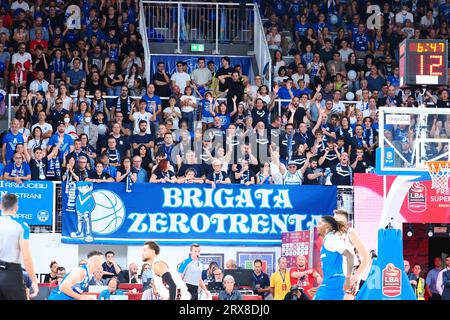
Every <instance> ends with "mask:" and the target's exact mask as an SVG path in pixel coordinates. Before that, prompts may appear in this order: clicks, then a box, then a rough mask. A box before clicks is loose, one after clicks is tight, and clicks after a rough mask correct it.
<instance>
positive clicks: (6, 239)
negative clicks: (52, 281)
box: [0, 194, 39, 300]
mask: <svg viewBox="0 0 450 320" xmlns="http://www.w3.org/2000/svg"><path fill="white" fill-rule="evenodd" d="M1 209H2V215H1V216H0V300H26V299H27V296H26V293H25V287H24V285H23V274H22V266H21V265H20V258H21V257H22V258H23V262H24V264H25V270H26V271H27V273H28V274H29V276H30V278H31V282H32V284H31V288H32V291H33V293H32V294H30V298H33V297H35V296H36V295H37V294H38V292H39V288H38V284H37V278H36V274H35V273H34V267H33V260H32V258H31V252H30V245H29V238H30V228H29V227H28V224H26V223H25V222H23V221H21V220H20V219H19V218H17V216H16V212H17V210H18V209H19V206H18V200H17V197H16V196H15V195H14V194H6V195H4V196H3V198H2V201H1Z"/></svg>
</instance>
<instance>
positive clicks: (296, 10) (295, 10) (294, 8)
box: [288, 0, 302, 20]
mask: <svg viewBox="0 0 450 320" xmlns="http://www.w3.org/2000/svg"><path fill="white" fill-rule="evenodd" d="M301 10H302V4H301V3H300V2H299V1H298V0H294V1H293V2H292V3H291V6H290V7H289V10H288V12H289V16H290V17H291V18H292V19H294V20H295V19H296V18H297V16H298V15H300V12H301Z"/></svg>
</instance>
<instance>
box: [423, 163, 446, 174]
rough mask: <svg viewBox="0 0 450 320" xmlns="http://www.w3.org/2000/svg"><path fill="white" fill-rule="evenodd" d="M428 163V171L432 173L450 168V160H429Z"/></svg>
mask: <svg viewBox="0 0 450 320" xmlns="http://www.w3.org/2000/svg"><path fill="white" fill-rule="evenodd" d="M426 164H427V166H428V171H430V172H432V173H439V172H441V171H442V170H446V169H448V167H449V166H450V161H428V162H426Z"/></svg>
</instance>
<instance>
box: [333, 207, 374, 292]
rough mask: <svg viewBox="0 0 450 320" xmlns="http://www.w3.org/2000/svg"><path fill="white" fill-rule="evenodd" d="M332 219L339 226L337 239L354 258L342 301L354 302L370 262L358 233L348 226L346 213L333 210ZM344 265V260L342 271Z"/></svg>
mask: <svg viewBox="0 0 450 320" xmlns="http://www.w3.org/2000/svg"><path fill="white" fill-rule="evenodd" d="M334 219H335V220H336V221H337V222H338V224H339V232H338V233H337V235H338V237H339V238H340V239H341V240H342V241H343V242H344V243H345V245H346V246H347V248H348V250H349V251H350V252H351V253H352V254H353V256H354V259H353V261H354V267H353V271H352V277H351V278H350V286H351V288H350V290H347V292H346V294H345V297H344V300H354V299H355V296H356V294H357V293H358V290H359V288H360V287H361V285H362V283H361V280H362V278H363V276H364V274H365V273H366V270H367V269H368V268H369V264H370V263H371V261H372V260H371V258H370V254H369V252H368V251H367V249H366V247H365V246H364V244H363V243H362V241H361V238H360V237H359V235H358V233H357V232H356V231H355V229H353V228H351V227H349V226H348V213H347V212H346V211H344V210H334ZM346 263H347V261H346V260H345V259H344V262H343V265H344V270H345V265H346Z"/></svg>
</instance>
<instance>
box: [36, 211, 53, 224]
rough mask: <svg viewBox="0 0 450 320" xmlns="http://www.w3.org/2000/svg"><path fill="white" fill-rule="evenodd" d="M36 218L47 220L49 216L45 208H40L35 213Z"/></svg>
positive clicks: (41, 220) (42, 220)
mask: <svg viewBox="0 0 450 320" xmlns="http://www.w3.org/2000/svg"><path fill="white" fill-rule="evenodd" d="M37 218H38V220H39V221H40V222H47V221H48V219H49V218H50V214H49V213H48V211H46V210H41V211H39V212H38V213H37Z"/></svg>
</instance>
